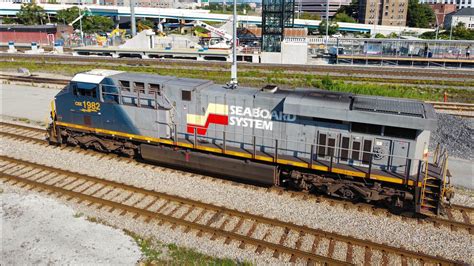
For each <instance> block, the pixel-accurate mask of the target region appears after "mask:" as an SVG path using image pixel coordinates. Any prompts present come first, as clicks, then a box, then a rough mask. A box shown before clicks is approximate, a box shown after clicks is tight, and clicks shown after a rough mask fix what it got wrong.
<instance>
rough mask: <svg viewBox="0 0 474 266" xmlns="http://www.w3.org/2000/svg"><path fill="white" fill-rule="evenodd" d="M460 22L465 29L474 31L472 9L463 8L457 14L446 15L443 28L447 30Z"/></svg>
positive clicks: (473, 10)
mask: <svg viewBox="0 0 474 266" xmlns="http://www.w3.org/2000/svg"><path fill="white" fill-rule="evenodd" d="M460 22H462V23H464V25H465V26H466V28H468V29H474V8H463V9H460V10H458V11H457V12H454V13H451V14H448V15H446V18H445V19H444V28H446V29H449V28H451V26H456V25H458V24H459V23H460Z"/></svg>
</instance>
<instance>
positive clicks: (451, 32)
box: [449, 16, 456, 40]
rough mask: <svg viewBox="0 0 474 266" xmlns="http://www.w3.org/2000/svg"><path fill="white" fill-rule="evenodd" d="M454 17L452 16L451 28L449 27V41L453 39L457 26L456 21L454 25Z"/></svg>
mask: <svg viewBox="0 0 474 266" xmlns="http://www.w3.org/2000/svg"><path fill="white" fill-rule="evenodd" d="M453 19H454V18H453V16H451V27H449V40H451V38H452V37H453V27H454V26H455V25H456V24H455V23H456V21H455V23H453Z"/></svg>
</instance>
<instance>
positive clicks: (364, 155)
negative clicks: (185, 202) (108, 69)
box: [102, 85, 441, 184]
mask: <svg viewBox="0 0 474 266" xmlns="http://www.w3.org/2000/svg"><path fill="white" fill-rule="evenodd" d="M103 86H109V87H114V88H116V89H117V90H116V92H118V93H115V92H105V91H103V92H102V93H103V94H104V95H114V96H117V97H119V98H120V99H119V102H123V99H122V98H135V99H136V101H137V102H134V101H133V100H132V102H131V103H132V104H135V106H138V101H142V100H147V101H148V104H147V105H146V106H148V107H150V108H155V106H156V105H157V103H156V100H157V99H156V97H154V96H155V95H151V94H146V93H145V94H143V93H139V94H138V93H137V94H135V93H134V92H130V93H126V94H122V89H121V87H119V86H116V85H103ZM126 88H129V87H126ZM123 92H126V91H123ZM145 92H147V90H146V88H145ZM160 95H162V96H163V97H164V99H165V100H166V101H167V103H168V104H169V106H171V108H172V110H173V111H175V112H176V108H175V107H174V106H173V104H172V103H171V101H170V100H169V99H168V98H167V97H166V95H165V94H164V93H162V94H160ZM153 101H155V104H153ZM143 105H144V103H142V107H143ZM172 113H173V112H172ZM169 127H170V129H172V130H173V128H175V129H176V132H174V130H173V138H175V139H177V138H178V134H179V135H181V136H184V137H185V138H189V137H192V139H194V140H193V141H194V142H198V141H199V140H202V139H207V140H209V141H210V142H212V143H214V144H216V143H218V142H222V141H223V142H224V143H223V144H226V143H225V142H229V140H228V138H227V139H226V138H225V134H234V135H235V136H237V137H239V136H240V137H241V138H242V139H245V138H246V137H248V139H249V140H250V139H253V138H255V143H253V141H252V142H249V143H246V142H245V143H244V145H245V144H248V145H252V146H255V149H253V150H254V152H255V153H256V152H257V151H262V152H267V153H268V150H274V149H275V148H276V147H275V146H274V145H275V143H276V141H278V142H279V147H277V149H278V151H279V152H280V154H281V153H282V152H285V151H289V152H295V151H296V150H294V149H288V148H283V147H285V146H288V145H291V144H295V145H296V144H299V145H301V144H303V145H304V146H305V149H304V150H303V151H297V152H298V154H300V155H303V156H304V157H303V158H306V159H312V160H311V161H310V163H309V164H310V165H312V164H313V162H314V160H318V159H321V157H323V160H326V158H327V157H329V156H331V157H332V160H336V162H343V163H347V164H349V165H359V166H364V167H368V168H369V169H370V171H372V169H373V166H374V165H381V164H378V163H377V158H380V157H388V158H386V159H385V158H382V159H381V160H384V163H383V164H387V168H388V163H389V162H393V160H394V159H401V160H400V161H404V162H405V163H404V164H402V163H401V164H400V165H391V167H396V168H397V169H399V168H402V170H398V171H397V169H395V170H389V169H387V170H389V171H390V172H395V173H400V174H402V175H403V176H404V179H405V180H404V181H403V182H404V184H406V183H408V179H409V177H410V175H411V170H412V167H413V166H414V165H416V164H415V162H416V161H421V159H416V158H412V157H408V156H398V155H392V154H390V153H378V152H377V153H376V152H374V151H373V147H374V142H375V139H376V138H377V137H378V136H376V135H374V136H371V137H370V140H371V141H372V146H371V148H370V150H369V151H364V149H363V145H361V146H360V148H359V149H352V147H351V148H343V147H341V146H340V145H341V143H340V142H338V141H336V142H335V144H334V146H331V145H329V144H324V145H322V144H320V143H315V142H317V139H318V138H317V136H318V134H317V133H316V137H315V138H314V139H313V141H312V142H306V141H304V142H303V143H302V142H301V141H294V140H288V139H282V138H274V137H272V138H269V137H264V136H255V135H253V134H245V133H238V132H230V131H227V128H226V127H224V130H217V129H212V128H209V129H208V132H211V133H214V136H213V137H209V136H199V135H196V136H195V137H194V136H193V135H194V134H189V133H187V125H186V124H178V123H176V122H175V121H171V124H170V125H169ZM219 135H222V138H220V137H218V136H219ZM339 137H340V136H338V137H336V139H337V138H339ZM230 142H233V141H230ZM242 142H244V141H242ZM266 142H268V143H273V145H271V146H268V145H264V143H266ZM360 142H361V144H362V142H363V140H361V141H360ZM259 143H260V144H259ZM196 144H197V143H196ZM224 146H225V145H224ZM309 147H311V149H313V151H312V152H310V151H309V150H308V148H309ZM224 149H225V147H224ZM224 149H223V150H224ZM330 149H332V152H330V151H329V150H330ZM266 150H267V151H266ZM320 150H323V152H320ZM343 151H344V152H347V155H345V156H342V152H343ZM272 153H274V152H272ZM353 153H358V154H357V158H355V157H353ZM435 153H436V154H439V156H441V155H440V154H441V153H440V149H438V150H437V151H436V152H435ZM252 156H253V158H255V156H256V154H252ZM435 158H436V156H435ZM328 160H329V159H328ZM438 160H439V159H438ZM369 175H370V173H369Z"/></svg>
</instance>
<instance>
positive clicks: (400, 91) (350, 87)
mask: <svg viewBox="0 0 474 266" xmlns="http://www.w3.org/2000/svg"><path fill="white" fill-rule="evenodd" d="M19 67H24V68H28V69H30V71H44V70H45V69H48V72H51V73H61V74H67V75H73V74H75V73H77V72H83V71H88V70H91V69H94V68H106V69H113V70H121V71H128V72H139V73H152V74H160V75H169V76H177V77H187V78H200V79H209V80H212V81H214V82H216V83H219V84H225V83H227V82H228V79H229V77H228V75H223V74H222V70H221V69H216V70H206V71H203V70H201V69H185V68H183V67H182V66H181V65H178V64H174V63H170V64H167V65H166V68H165V67H163V66H149V65H146V64H141V65H119V66H112V65H110V64H106V63H97V64H84V65H72V64H67V63H57V62H52V61H44V62H32V61H28V60H17V61H14V62H2V64H1V65H0V69H17V68H19ZM171 67H172V68H171ZM239 77H240V78H239V83H240V84H241V85H244V86H254V87H257V88H260V87H262V86H263V85H264V84H265V83H267V84H274V85H277V86H280V87H290V88H295V87H314V88H321V89H326V90H331V91H340V92H350V93H355V94H365V95H376V96H388V97H397V98H411V99H418V100H431V101H441V100H442V99H443V93H444V92H445V91H446V92H447V93H448V95H449V99H450V101H459V102H468V103H473V102H474V94H473V93H472V91H470V90H468V89H462V88H452V87H454V86H456V87H466V88H467V87H470V86H474V81H467V82H460V81H450V80H446V81H439V80H415V79H413V80H410V81H409V83H410V84H402V83H403V82H404V81H403V80H397V79H394V78H377V77H357V76H330V75H328V74H327V75H313V74H307V73H297V72H291V73H288V72H285V71H283V70H279V69H278V70H271V71H265V70H255V69H252V68H251V67H249V69H241V70H240V72H239ZM351 82H357V83H351ZM419 85H431V86H433V87H421V86H419ZM436 85H443V86H452V87H451V88H441V87H436Z"/></svg>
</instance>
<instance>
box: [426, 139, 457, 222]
mask: <svg viewBox="0 0 474 266" xmlns="http://www.w3.org/2000/svg"><path fill="white" fill-rule="evenodd" d="M430 167H431V168H430ZM430 170H431V172H430ZM448 177H449V175H448V153H447V151H446V150H444V152H441V151H440V150H439V146H438V147H437V148H436V151H435V154H434V162H433V164H432V165H430V164H429V163H428V161H425V171H424V177H423V183H422V184H423V185H422V190H421V199H420V206H421V210H420V212H421V213H423V214H425V215H439V214H440V211H441V207H442V202H443V199H444V198H445V197H446V193H447V192H449V190H450V189H451V186H450V185H449V184H450V180H449V179H448ZM447 198H448V197H447Z"/></svg>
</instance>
